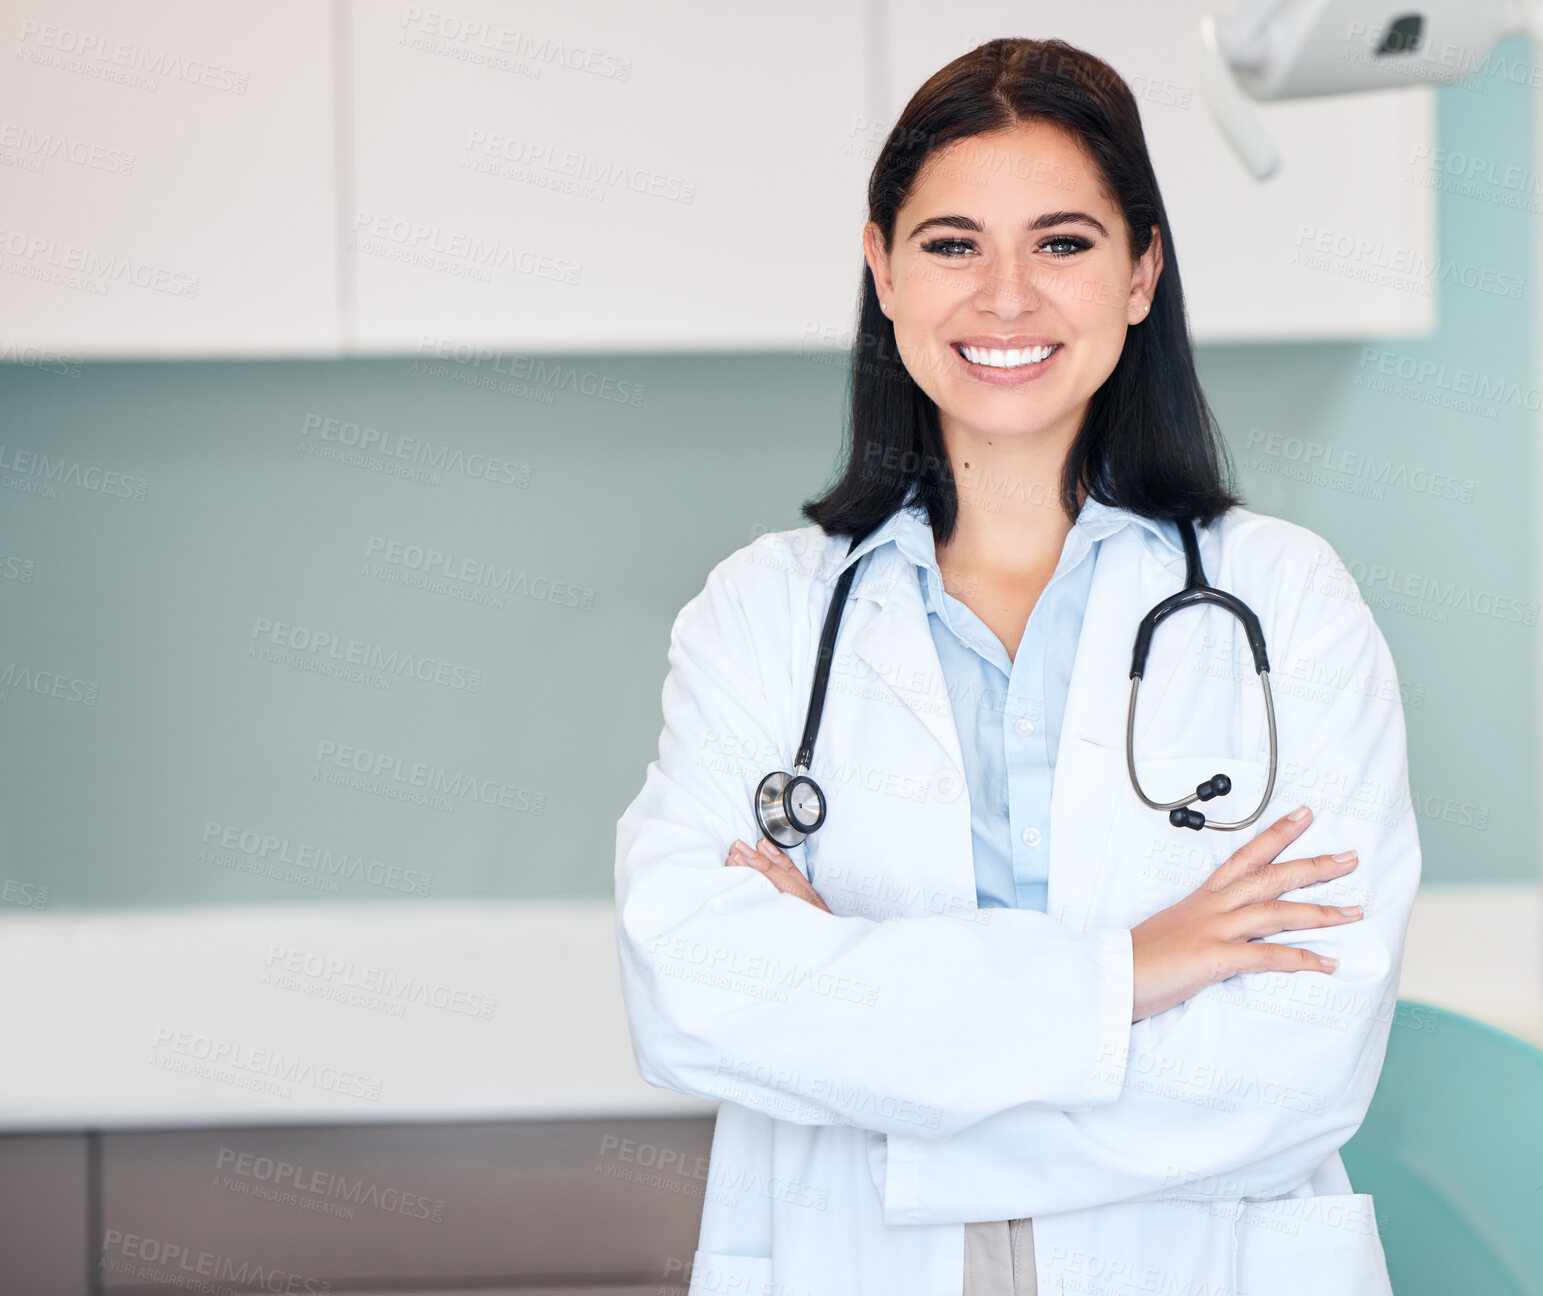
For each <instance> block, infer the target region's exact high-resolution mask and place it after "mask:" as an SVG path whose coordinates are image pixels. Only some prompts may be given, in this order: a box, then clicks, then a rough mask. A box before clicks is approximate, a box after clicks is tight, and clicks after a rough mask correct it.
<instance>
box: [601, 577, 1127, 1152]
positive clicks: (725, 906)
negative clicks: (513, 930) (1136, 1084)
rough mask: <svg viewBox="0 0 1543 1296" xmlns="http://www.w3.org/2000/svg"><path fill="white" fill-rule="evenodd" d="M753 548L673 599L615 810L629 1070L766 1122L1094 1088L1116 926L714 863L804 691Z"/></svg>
mask: <svg viewBox="0 0 1543 1296" xmlns="http://www.w3.org/2000/svg"><path fill="white" fill-rule="evenodd" d="M755 556H756V555H755V551H754V548H753V547H749V546H747V549H746V550H741V551H739V553H738V554H736V555H732V556H731V557H730V558H729V559H725V560H724V562H722V563H720V564H719V565H718V566H717V567H715V568H714V569H713V571H712V573H711V574H710V575H709V577H708V580H707V583H706V586H705V587H704V589H703V591H702V592H701V593H700V594H699V595H697V596H696V597H695V598H694V599H692V600H691V602H689V603H688V604H687V605H686V606H685V607H684V608H683V609H682V610H681V612H680V613H679V615H678V616H677V617H676V619H675V622H674V625H673V627H672V629H671V634H670V647H669V665H670V669H669V673H668V676H667V678H666V680H665V683H664V693H663V703H664V719H665V724H664V730H663V733H662V734H661V737H660V741H659V756H658V759H657V760H655V761H653V762H651V763H650V764H649V766H648V769H647V774H646V779H645V782H644V785H643V788H642V791H641V792H639V793H638V795H637V797H636V798H635V799H634V800H633V802H632V803H631V804H630V805H629V806H628V807H627V809H626V810H625V812H624V813H623V814H622V817H621V819H620V820H619V822H618V824H617V835H616V916H617V938H618V945H619V951H620V957H621V973H622V989H623V998H624V1002H625V1006H626V1011H627V1017H628V1023H629V1026H630V1029H631V1033H632V1045H633V1052H634V1055H635V1058H636V1061H637V1065H638V1069H639V1072H640V1073H641V1075H642V1076H643V1078H644V1079H645V1080H647V1081H648V1082H649V1083H650V1084H654V1085H658V1086H660V1087H663V1088H668V1089H672V1090H676V1091H678V1092H681V1093H687V1094H693V1095H696V1096H699V1097H703V1098H711V1099H727V1100H729V1101H732V1102H734V1103H737V1104H739V1105H741V1106H743V1107H745V1108H748V1109H749V1110H751V1111H756V1112H760V1113H763V1114H765V1115H769V1116H772V1117H776V1118H778V1119H781V1120H785V1121H793V1122H797V1123H801V1124H816V1125H817V1124H840V1125H852V1126H856V1127H858V1128H862V1129H867V1130H874V1131H880V1132H895V1133H900V1132H904V1131H910V1132H918V1131H919V1132H923V1133H925V1134H926V1135H927V1136H928V1137H932V1138H938V1137H942V1136H943V1135H946V1134H948V1133H951V1132H953V1131H956V1130H960V1129H963V1128H964V1127H965V1126H968V1125H973V1124H975V1123H977V1122H979V1121H982V1120H985V1119H986V1118H987V1117H990V1116H992V1115H995V1114H997V1113H1000V1112H1004V1111H1007V1110H1008V1109H1010V1108H1013V1107H1016V1106H1018V1105H1019V1104H1022V1103H1026V1102H1039V1103H1050V1104H1056V1105H1062V1106H1073V1105H1081V1106H1094V1105H1096V1104H1099V1103H1107V1102H1112V1101H1113V1100H1114V1099H1115V1098H1116V1097H1117V1096H1118V1094H1119V1093H1120V1087H1121V1082H1122V1080H1123V1074H1124V1066H1123V1063H1122V1062H1121V1061H1120V1060H1119V1058H1120V1056H1121V1055H1122V1054H1123V1053H1124V1051H1125V1048H1126V1045H1127V1044H1128V1042H1129V1038H1130V1029H1131V1022H1130V1017H1131V1005H1132V985H1133V982H1132V970H1131V943H1130V933H1129V932H1128V931H1125V930H1122V929H1120V928H1104V929H1098V930H1089V931H1086V932H1082V933H1074V932H1072V931H1071V930H1069V929H1068V928H1066V927H1065V926H1063V925H1061V924H1060V923H1057V922H1055V921H1054V920H1052V919H1050V918H1048V917H1047V916H1046V915H1045V914H1043V913H1039V912H1037V911H1033V910H1024V911H1017V910H1013V911H1008V910H1003V911H1000V913H999V912H998V911H993V912H992V921H991V922H989V923H982V922H976V921H972V919H973V915H972V914H969V913H966V914H964V915H962V916H958V917H956V916H953V915H945V914H938V915H929V916H926V917H918V918H890V919H887V920H885V921H876V920H874V919H872V918H869V917H865V916H849V915H839V916H838V915H835V914H830V913H826V912H824V911H823V910H821V909H817V908H816V907H815V906H813V905H811V904H809V903H808V902H806V901H804V900H801V899H798V898H797V897H794V896H791V895H786V894H784V893H782V892H780V891H778V890H777V888H776V887H775V886H774V885H773V884H772V882H771V881H770V880H769V879H768V878H766V877H765V876H764V875H762V874H761V873H759V872H756V871H755V870H753V869H750V868H745V867H730V866H727V865H726V863H725V860H726V858H727V855H728V850H729V846H730V845H731V843H732V842H733V840H734V839H735V838H736V837H738V838H741V839H742V840H744V841H746V842H747V843H749V844H750V845H752V846H753V845H754V844H755V843H756V841H757V840H758V839H759V838H760V835H761V834H760V833H759V831H758V829H757V826H756V822H755V817H754V812H753V808H752V797H753V794H754V791H755V788H756V786H757V784H758V783H759V782H760V779H761V777H762V776H763V775H764V774H765V773H766V772H768V771H769V770H772V769H778V768H781V769H786V768H788V767H789V762H790V760H791V758H792V755H793V753H792V751H791V747H792V746H796V744H797V734H798V731H801V730H802V727H803V718H804V716H803V713H804V707H805V706H806V705H807V693H805V694H803V695H802V697H801V699H800V700H797V701H796V702H795V701H794V698H795V695H796V690H795V686H794V685H793V683H792V681H791V680H790V679H789V678H788V675H789V668H788V666H787V665H786V660H787V653H786V651H785V649H786V643H785V642H783V643H780V644H779V643H778V642H776V640H777V639H778V638H779V637H780V638H781V639H782V640H784V641H785V640H786V638H787V635H788V631H787V624H788V622H789V620H790V618H791V616H793V615H800V616H802V615H807V612H806V611H805V610H804V609H803V608H802V607H800V608H799V610H798V611H797V612H796V613H790V612H789V611H788V605H789V603H790V602H795V603H797V602H801V601H802V600H803V598H804V594H803V592H802V591H798V592H797V593H796V595H795V598H794V599H791V600H790V598H789V590H788V579H787V578H786V577H784V576H780V575H778V576H777V578H776V579H775V580H770V579H768V578H767V575H766V569H765V567H761V568H760V569H759V571H757V570H755V563H754V558H755ZM747 559H748V561H747ZM747 567H749V568H751V570H749V571H748V572H747V571H746V570H745V569H746V568H747ZM746 580H753V581H756V582H757V589H756V591H755V594H756V596H757V597H756V600H755V601H754V602H753V606H754V607H755V608H757V609H759V611H758V613H757V619H759V620H762V621H767V622H773V623H779V622H780V628H779V625H778V624H773V625H770V626H768V627H766V628H765V629H764V630H762V629H761V628H759V627H753V625H752V618H751V617H750V616H749V615H748V614H747V611H746V607H747V603H750V602H751V600H749V599H747V598H746V597H745V595H744V594H743V593H742V591H741V582H742V581H746ZM760 639H765V640H766V642H765V643H764V644H763V643H760V642H758V640H760ZM779 661H780V662H781V663H782V664H781V665H780V667H779V666H777V665H773V664H772V663H775V662H779ZM763 664H764V665H763ZM779 669H780V672H781V678H780V679H779V678H777V671H778V670H779ZM768 679H770V682H771V685H772V687H770V688H768V686H767V680H768ZM801 687H802V688H804V689H807V684H806V683H805V684H803V685H802V686H801ZM784 712H786V714H784ZM856 863H857V864H861V865H863V866H865V867H867V866H872V867H879V866H880V865H881V863H882V861H879V860H873V861H857V862H856ZM943 969H946V970H947V971H946V975H945V974H944V973H943V972H942V970H943ZM1046 985H1053V986H1055V987H1056V992H1055V993H1054V994H1047V993H1044V990H1043V987H1045V986H1046ZM1009 1021H1011V1022H1014V1023H1016V1024H1015V1026H1014V1027H1013V1028H1012V1029H1002V1027H1003V1023H1004V1022H1009Z"/></svg>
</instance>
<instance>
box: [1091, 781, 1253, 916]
mask: <svg viewBox="0 0 1543 1296" xmlns="http://www.w3.org/2000/svg"><path fill="white" fill-rule="evenodd" d="M1136 772H1137V774H1139V775H1140V776H1141V787H1142V790H1143V791H1144V792H1145V793H1146V794H1147V795H1148V796H1149V797H1151V798H1152V799H1153V800H1154V801H1176V800H1178V799H1179V798H1181V797H1183V796H1186V795H1188V794H1189V793H1191V792H1193V791H1194V790H1195V788H1196V787H1197V786H1198V785H1199V784H1200V783H1203V782H1205V781H1206V780H1208V779H1211V778H1214V777H1215V776H1216V775H1217V774H1225V775H1226V776H1227V777H1228V778H1229V779H1231V780H1232V789H1231V791H1229V792H1228V793H1227V795H1226V796H1219V797H1212V798H1211V799H1210V800H1209V801H1196V802H1195V803H1194V804H1193V806H1192V807H1191V809H1195V810H1198V811H1200V812H1201V813H1202V814H1204V815H1205V816H1206V818H1207V819H1215V820H1219V821H1221V822H1223V823H1231V822H1233V821H1234V820H1238V819H1242V818H1244V817H1245V816H1247V815H1250V814H1252V813H1253V811H1254V807H1255V806H1257V805H1258V804H1259V797H1260V796H1261V795H1262V794H1263V792H1264V785H1265V780H1266V779H1267V778H1268V777H1269V772H1270V765H1269V762H1268V761H1265V760H1243V759H1240V758H1239V757H1237V756H1236V755H1232V754H1229V753H1225V752H1223V753H1218V754H1215V755H1200V756H1166V757H1158V758H1155V759H1139V758H1138V760H1137V762H1136ZM1116 816H1117V818H1116V823H1115V828H1114V833H1113V834H1112V835H1111V840H1113V841H1118V842H1121V843H1122V844H1123V846H1124V849H1125V851H1126V852H1127V855H1126V858H1125V859H1124V860H1123V861H1122V864H1123V866H1124V867H1125V868H1126V869H1127V870H1128V871H1129V872H1128V876H1127V877H1126V878H1124V879H1122V880H1121V882H1123V883H1124V885H1121V882H1117V883H1116V884H1115V887H1114V888H1112V891H1113V893H1114V894H1117V895H1124V896H1127V897H1129V898H1130V904H1131V910H1130V912H1129V913H1128V915H1126V916H1127V918H1128V921H1129V922H1130V924H1131V925H1134V924H1135V923H1138V922H1142V921H1144V920H1146V919H1147V918H1150V917H1151V916H1152V915H1153V914H1155V913H1157V912H1158V911H1159V910H1162V909H1166V908H1168V907H1169V906H1170V905H1175V904H1178V902H1179V901H1180V900H1182V899H1184V897H1185V896H1187V895H1189V894H1190V893H1191V892H1192V891H1194V890H1196V889H1197V888H1198V887H1199V886H1200V885H1201V884H1202V883H1203V882H1204V881H1205V880H1206V879H1207V878H1208V877H1210V876H1211V874H1212V873H1213V872H1215V871H1216V869H1217V868H1218V867H1219V866H1220V865H1222V864H1223V863H1225V862H1226V861H1227V859H1228V857H1229V856H1231V855H1232V854H1233V852H1235V851H1236V850H1238V849H1239V848H1240V847H1242V846H1244V845H1246V844H1247V843H1248V842H1249V841H1251V840H1253V838H1254V837H1256V836H1258V835H1259V834H1260V833H1261V832H1263V831H1264V830H1265V829H1266V828H1268V827H1269V826H1270V823H1271V822H1272V820H1271V816H1270V811H1269V807H1266V808H1265V812H1264V813H1263V814H1261V815H1260V816H1259V818H1258V819H1256V820H1254V822H1253V823H1251V824H1249V825H1248V827H1246V828H1238V829H1235V830H1232V831H1218V830H1217V829H1214V828H1202V829H1200V830H1198V831H1197V830H1195V829H1193V828H1175V827H1174V826H1173V825H1172V824H1171V823H1169V822H1168V814H1167V812H1166V811H1163V810H1153V809H1152V808H1151V807H1150V806H1148V805H1145V804H1143V803H1142V801H1141V800H1140V798H1138V797H1137V796H1136V793H1135V790H1134V789H1133V788H1131V787H1130V785H1129V782H1127V784H1126V786H1125V789H1124V793H1123V795H1122V796H1121V798H1120V803H1119V809H1118V810H1117V811H1116Z"/></svg>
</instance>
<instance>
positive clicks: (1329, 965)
mask: <svg viewBox="0 0 1543 1296" xmlns="http://www.w3.org/2000/svg"><path fill="white" fill-rule="evenodd" d="M1318 958H1319V960H1320V961H1321V962H1322V963H1323V965H1324V968H1325V969H1326V970H1327V971H1330V972H1332V971H1334V969H1335V968H1337V967H1338V966H1339V960H1338V959H1336V958H1329V957H1328V956H1327V955H1326V954H1320V955H1319V956H1318Z"/></svg>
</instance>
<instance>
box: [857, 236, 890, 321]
mask: <svg viewBox="0 0 1543 1296" xmlns="http://www.w3.org/2000/svg"><path fill="white" fill-rule="evenodd" d="M863 259H864V260H865V261H867V262H868V269H869V270H871V271H873V286H874V287H875V288H876V289H878V293H879V308H880V309H881V310H882V311H883V312H884V314H885V315H887V316H889V317H890V318H891V319H893V318H894V314H895V307H894V302H895V281H894V279H893V278H892V277H891V276H890V272H889V253H887V252H886V251H885V250H884V232H883V230H881V229H880V228H879V227H878V224H877V223H876V222H874V221H869V222H868V223H867V224H866V225H864V226H863Z"/></svg>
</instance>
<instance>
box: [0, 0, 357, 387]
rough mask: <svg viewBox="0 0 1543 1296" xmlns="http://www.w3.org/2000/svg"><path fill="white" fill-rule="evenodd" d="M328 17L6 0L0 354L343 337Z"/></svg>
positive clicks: (220, 7) (191, 0)
mask: <svg viewBox="0 0 1543 1296" xmlns="http://www.w3.org/2000/svg"><path fill="white" fill-rule="evenodd" d="M331 23H332V20H331V16H330V12H329V9H328V7H327V6H326V5H320V4H316V3H313V2H312V0H264V2H263V3H262V4H260V5H259V4H253V3H242V4H230V5H227V4H204V3H195V0H157V2H156V3H155V4H139V5H132V6H124V5H119V4H114V3H108V2H107V0H81V2H80V3H72V4H70V5H67V6H55V5H32V4H22V3H20V2H19V0H0V60H3V64H4V68H5V72H4V75H3V76H0V360H12V359H15V360H23V361H26V360H28V359H29V358H32V356H31V354H30V353H32V352H34V351H43V352H49V351H52V352H59V353H65V354H71V355H78V356H143V355H160V356H165V355H230V354H238V355H239V354H254V353H264V352H278V353H285V352H288V353H298V354H311V353H318V352H320V353H327V352H331V351H333V350H335V349H336V346H337V328H338V312H337V296H338V276H337V263H336V249H337V234H336V229H335V213H336V210H337V209H336V198H335V192H334V191H335V187H336V166H335V160H336V150H335V144H334V139H333V115H332V55H333V42H332V31H331Z"/></svg>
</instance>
